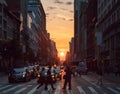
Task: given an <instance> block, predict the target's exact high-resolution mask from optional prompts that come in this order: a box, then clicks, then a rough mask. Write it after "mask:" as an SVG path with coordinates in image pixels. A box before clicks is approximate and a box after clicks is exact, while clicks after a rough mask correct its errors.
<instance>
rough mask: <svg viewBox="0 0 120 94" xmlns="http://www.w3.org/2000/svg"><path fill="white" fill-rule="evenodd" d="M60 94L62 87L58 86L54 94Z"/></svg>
mask: <svg viewBox="0 0 120 94" xmlns="http://www.w3.org/2000/svg"><path fill="white" fill-rule="evenodd" d="M59 93H60V85H58V86H57V88H56V90H55V93H54V94H59Z"/></svg>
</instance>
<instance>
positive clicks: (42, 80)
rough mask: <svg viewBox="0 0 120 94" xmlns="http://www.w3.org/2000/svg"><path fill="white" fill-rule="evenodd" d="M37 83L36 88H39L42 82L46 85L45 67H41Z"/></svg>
mask: <svg viewBox="0 0 120 94" xmlns="http://www.w3.org/2000/svg"><path fill="white" fill-rule="evenodd" d="M38 83H39V84H40V85H39V86H38V87H37V89H39V88H40V87H41V86H42V85H43V84H45V86H46V83H47V82H46V76H45V68H42V71H41V73H40V77H39V79H38ZM45 89H46V87H45Z"/></svg>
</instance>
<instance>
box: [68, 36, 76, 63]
mask: <svg viewBox="0 0 120 94" xmlns="http://www.w3.org/2000/svg"><path fill="white" fill-rule="evenodd" d="M69 48H70V49H69V52H70V55H71V57H70V62H73V61H74V60H75V56H74V38H71V41H70V42H69Z"/></svg>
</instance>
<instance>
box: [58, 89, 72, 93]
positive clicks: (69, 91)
mask: <svg viewBox="0 0 120 94" xmlns="http://www.w3.org/2000/svg"><path fill="white" fill-rule="evenodd" d="M57 94H59V93H57ZM68 94H73V92H72V90H68Z"/></svg>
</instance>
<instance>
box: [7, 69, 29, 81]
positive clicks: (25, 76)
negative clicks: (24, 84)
mask: <svg viewBox="0 0 120 94" xmlns="http://www.w3.org/2000/svg"><path fill="white" fill-rule="evenodd" d="M29 80H30V73H29V71H28V69H27V68H26V67H24V68H13V70H11V72H10V73H9V75H8V81H9V83H12V82H19V81H29Z"/></svg>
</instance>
